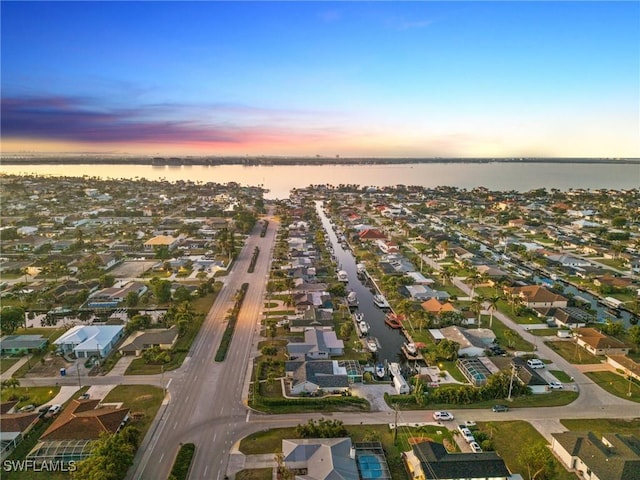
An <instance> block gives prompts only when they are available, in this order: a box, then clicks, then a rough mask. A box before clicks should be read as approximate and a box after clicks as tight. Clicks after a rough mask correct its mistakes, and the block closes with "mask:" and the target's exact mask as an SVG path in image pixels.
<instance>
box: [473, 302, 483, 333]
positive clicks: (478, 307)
mask: <svg viewBox="0 0 640 480" xmlns="http://www.w3.org/2000/svg"><path fill="white" fill-rule="evenodd" d="M483 304H484V298H483V297H482V295H478V296H477V297H476V298H475V299H473V300H472V301H471V311H472V312H473V313H475V314H476V315H478V326H481V324H482V322H481V315H480V314H481V312H482V306H483Z"/></svg>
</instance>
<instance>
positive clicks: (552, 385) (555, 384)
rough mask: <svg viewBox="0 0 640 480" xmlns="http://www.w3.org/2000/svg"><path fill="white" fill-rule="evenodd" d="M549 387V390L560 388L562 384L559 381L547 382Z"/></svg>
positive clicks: (562, 386)
mask: <svg viewBox="0 0 640 480" xmlns="http://www.w3.org/2000/svg"><path fill="white" fill-rule="evenodd" d="M549 388H550V389H551V390H562V389H563V388H564V385H562V384H561V383H560V382H549Z"/></svg>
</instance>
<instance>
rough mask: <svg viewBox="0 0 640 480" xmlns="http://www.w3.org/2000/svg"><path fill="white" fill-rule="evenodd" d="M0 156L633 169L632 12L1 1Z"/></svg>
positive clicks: (636, 66) (595, 6)
mask: <svg viewBox="0 0 640 480" xmlns="http://www.w3.org/2000/svg"><path fill="white" fill-rule="evenodd" d="M1 8H2V12H1V13H2V33H1V35H2V64H1V66H2V143H3V147H2V149H3V151H5V152H9V151H34V152H51V151H83V152H85V151H95V152H117V153H154V154H155V153H158V152H164V153H168V154H169V153H170V154H180V153H184V154H211V155H218V154H220V155H227V154H234V155H236V154H238V155H260V154H264V155H316V154H320V155H330V156H334V155H338V154H339V155H342V156H358V155H367V156H413V157H420V156H605V157H624V156H633V157H640V94H639V89H640V20H639V19H640V3H638V2H630V1H629V2H590V1H588V2H568V1H567V2H548V1H538V2H518V1H514V2H502V1H496V2H255V3H254V2H95V3H94V2H69V3H65V2H45V3H40V2H5V1H3V2H2V5H1Z"/></svg>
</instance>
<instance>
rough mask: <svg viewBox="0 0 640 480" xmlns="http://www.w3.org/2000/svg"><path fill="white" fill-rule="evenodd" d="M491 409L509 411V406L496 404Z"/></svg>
mask: <svg viewBox="0 0 640 480" xmlns="http://www.w3.org/2000/svg"><path fill="white" fill-rule="evenodd" d="M491 410H492V411H494V412H508V411H509V407H507V406H506V405H494V406H493V407H491Z"/></svg>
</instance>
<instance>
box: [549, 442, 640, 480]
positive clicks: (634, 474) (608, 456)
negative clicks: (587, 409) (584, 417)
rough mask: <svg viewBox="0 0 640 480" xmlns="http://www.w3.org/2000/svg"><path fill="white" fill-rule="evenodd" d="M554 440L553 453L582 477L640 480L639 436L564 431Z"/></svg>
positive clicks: (604, 479)
mask: <svg viewBox="0 0 640 480" xmlns="http://www.w3.org/2000/svg"><path fill="white" fill-rule="evenodd" d="M551 437H552V441H551V450H552V451H553V452H554V453H555V455H556V456H557V457H558V458H559V459H560V461H561V462H562V463H563V464H564V465H565V466H566V467H567V468H568V469H569V470H570V471H572V472H575V473H576V474H577V475H578V476H579V477H580V478H584V479H587V480H640V438H639V437H638V436H636V435H622V434H620V433H603V434H602V436H601V437H599V436H597V435H596V434H595V433H593V432H562V433H552V434H551Z"/></svg>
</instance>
